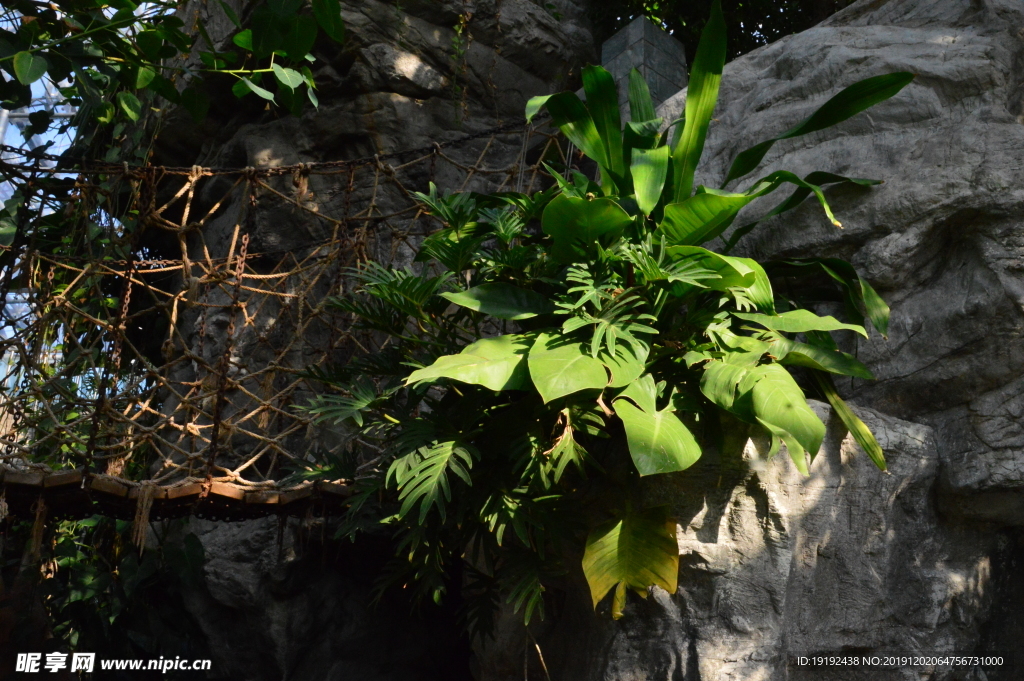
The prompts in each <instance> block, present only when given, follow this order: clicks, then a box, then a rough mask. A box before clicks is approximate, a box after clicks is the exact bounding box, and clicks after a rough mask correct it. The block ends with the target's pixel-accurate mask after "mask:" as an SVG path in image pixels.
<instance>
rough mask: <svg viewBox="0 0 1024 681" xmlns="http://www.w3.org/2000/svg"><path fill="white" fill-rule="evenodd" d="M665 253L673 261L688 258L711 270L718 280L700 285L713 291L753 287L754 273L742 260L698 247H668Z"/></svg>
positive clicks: (703, 282)
mask: <svg viewBox="0 0 1024 681" xmlns="http://www.w3.org/2000/svg"><path fill="white" fill-rule="evenodd" d="M665 253H666V254H667V255H668V256H669V257H670V258H672V259H673V260H678V259H680V258H690V259H692V260H693V261H694V262H696V263H697V264H698V265H700V266H701V267H703V268H705V269H708V270H711V271H712V272H714V273H715V274H717V275H718V276H719V278H718V279H708V280H706V281H702V282H701V283H702V284H704V285H705V286H707V287H708V288H710V289H712V290H715V291H725V290H727V289H730V288H733V287H735V286H741V287H746V286H753V285H754V279H755V276H756V275H755V271H754V269H753V268H752V267H750V266H749V265H748V264H747V263H746V261H745V260H744V259H743V258H734V257H731V256H728V255H722V254H720V253H715V252H714V251H709V250H708V249H706V248H702V247H700V246H670V247H669V248H667V249H666V250H665Z"/></svg>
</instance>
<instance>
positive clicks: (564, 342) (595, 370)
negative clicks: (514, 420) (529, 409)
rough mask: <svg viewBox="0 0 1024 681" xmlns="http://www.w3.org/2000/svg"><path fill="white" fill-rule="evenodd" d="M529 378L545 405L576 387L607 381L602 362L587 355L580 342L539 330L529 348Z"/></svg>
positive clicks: (587, 387) (600, 385)
mask: <svg viewBox="0 0 1024 681" xmlns="http://www.w3.org/2000/svg"><path fill="white" fill-rule="evenodd" d="M528 363H529V368H530V378H531V379H533V385H534V386H535V387H536V388H537V392H539V393H540V396H541V398H542V399H543V400H544V402H545V404H546V403H548V402H550V401H551V400H555V399H558V398H559V397H564V396H566V395H571V394H572V393H575V392H579V391H580V390H591V389H598V390H599V389H601V388H604V387H605V386H606V385H607V384H608V371H607V370H606V369H605V368H604V364H602V363H601V362H600V361H598V360H596V359H594V358H593V357H591V356H590V353H589V352H587V350H586V349H584V347H583V344H582V343H578V342H575V341H570V340H568V339H566V338H565V337H564V336H561V335H558V334H553V333H542V334H540V335H539V336H537V340H536V342H535V343H534V344H533V347H532V348H531V349H530V356H529V360H528Z"/></svg>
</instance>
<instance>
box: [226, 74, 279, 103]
mask: <svg viewBox="0 0 1024 681" xmlns="http://www.w3.org/2000/svg"><path fill="white" fill-rule="evenodd" d="M241 82H243V83H245V86H246V87H247V88H249V92H251V93H253V94H254V95H256V96H257V97H262V98H263V99H266V100H268V101H271V102H272V101H274V93H272V92H270V91H269V90H264V89H263V88H261V87H260V86H259V85H256V84H255V83H253V82H252V81H251V80H249V79H248V78H242V81H241ZM233 91H234V88H232V92H233Z"/></svg>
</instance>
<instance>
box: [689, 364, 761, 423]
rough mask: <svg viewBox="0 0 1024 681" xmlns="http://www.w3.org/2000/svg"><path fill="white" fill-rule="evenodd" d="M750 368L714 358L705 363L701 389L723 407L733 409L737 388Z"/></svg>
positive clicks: (728, 409)
mask: <svg viewBox="0 0 1024 681" xmlns="http://www.w3.org/2000/svg"><path fill="white" fill-rule="evenodd" d="M748 370H749V367H744V366H741V365H738V364H728V363H726V362H719V361H716V360H712V361H710V362H708V363H707V364H705V365H704V373H703V374H702V375H701V377H700V391H701V392H702V393H704V396H705V397H707V398H708V399H709V400H711V401H712V402H714V403H715V404H717V405H718V406H719V407H721V408H722V409H725V410H726V411H732V410H733V406H734V405H735V403H736V389H737V388H738V387H739V384H740V381H742V380H743V378H744V377H745V376H746V375H747V371H748Z"/></svg>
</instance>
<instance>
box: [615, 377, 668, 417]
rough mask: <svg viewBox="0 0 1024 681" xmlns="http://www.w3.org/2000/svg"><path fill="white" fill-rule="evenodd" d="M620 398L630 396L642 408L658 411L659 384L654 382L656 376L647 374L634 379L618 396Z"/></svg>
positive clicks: (647, 410)
mask: <svg viewBox="0 0 1024 681" xmlns="http://www.w3.org/2000/svg"><path fill="white" fill-rule="evenodd" d="M619 398H629V399H631V400H633V402H635V403H636V406H638V407H640V408H641V409H642V410H644V411H646V412H648V413H650V414H653V413H654V412H656V411H658V406H657V403H658V385H657V384H656V383H655V382H654V376H651V375H650V374H647V375H646V376H643V377H642V378H640V379H638V380H636V381H633V382H632V383H630V384H629V386H627V387H626V389H625V390H623V391H622V392H621V393H619V394H618V396H616V399H619Z"/></svg>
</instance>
